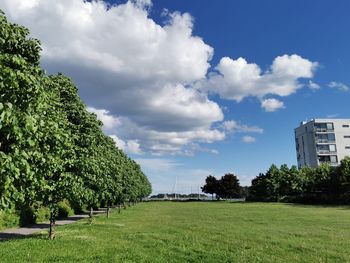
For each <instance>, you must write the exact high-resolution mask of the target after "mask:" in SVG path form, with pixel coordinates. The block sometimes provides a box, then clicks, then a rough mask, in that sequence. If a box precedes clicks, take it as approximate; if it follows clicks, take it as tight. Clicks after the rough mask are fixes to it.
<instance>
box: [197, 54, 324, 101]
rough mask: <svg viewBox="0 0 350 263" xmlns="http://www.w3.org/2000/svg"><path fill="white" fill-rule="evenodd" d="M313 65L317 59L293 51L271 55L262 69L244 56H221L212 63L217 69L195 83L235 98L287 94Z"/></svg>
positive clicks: (315, 64)
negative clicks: (270, 62)
mask: <svg viewBox="0 0 350 263" xmlns="http://www.w3.org/2000/svg"><path fill="white" fill-rule="evenodd" d="M317 66H318V63H317V62H312V61H309V60H307V59H305V58H302V57H300V56H298V55H295V54H294V55H283V56H278V57H276V58H275V59H274V61H273V63H272V65H271V67H270V70H268V71H267V72H262V70H261V69H260V67H259V66H258V65H257V64H254V63H248V62H247V61H246V60H245V59H244V58H238V59H237V60H233V59H231V58H229V57H224V58H222V59H221V60H220V62H219V64H218V65H217V66H216V69H217V71H218V73H212V74H210V76H209V78H208V79H207V80H204V81H201V82H199V83H198V84H197V87H198V88H201V89H204V90H207V91H209V92H212V93H217V94H219V95H220V96H221V97H222V98H224V99H231V100H236V101H238V102H239V101H241V100H242V99H244V98H245V97H248V96H256V97H258V98H262V97H264V96H265V95H268V94H275V95H279V96H288V95H290V94H292V93H294V92H296V91H297V90H298V89H300V88H301V87H303V84H301V83H300V81H299V79H301V78H312V77H313V75H314V71H315V70H316V68H317Z"/></svg>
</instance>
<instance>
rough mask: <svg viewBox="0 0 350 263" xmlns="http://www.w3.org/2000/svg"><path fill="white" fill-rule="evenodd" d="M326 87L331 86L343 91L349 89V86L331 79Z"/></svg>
mask: <svg viewBox="0 0 350 263" xmlns="http://www.w3.org/2000/svg"><path fill="white" fill-rule="evenodd" d="M328 87H330V88H333V89H337V90H339V91H343V92H347V91H349V87H348V86H347V85H346V84H344V83H341V82H336V81H332V82H330V83H329V84H328Z"/></svg>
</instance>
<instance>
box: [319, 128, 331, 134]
mask: <svg viewBox="0 0 350 263" xmlns="http://www.w3.org/2000/svg"><path fill="white" fill-rule="evenodd" d="M314 132H316V133H330V132H334V129H327V128H314Z"/></svg>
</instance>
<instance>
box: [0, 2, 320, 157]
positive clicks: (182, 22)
mask: <svg viewBox="0 0 350 263" xmlns="http://www.w3.org/2000/svg"><path fill="white" fill-rule="evenodd" d="M151 7H152V1H151V0H129V1H127V2H125V3H121V4H114V5H110V4H107V3H105V2H104V1H95V0H92V1H84V0H59V1H57V0H27V1H22V0H0V8H1V9H2V10H4V11H5V12H6V15H7V16H8V18H9V20H10V21H12V22H15V23H19V24H23V25H25V26H26V27H28V28H29V29H30V31H31V35H32V36H33V37H36V38H39V39H40V40H41V42H42V48H43V51H42V60H41V63H42V66H43V67H44V68H45V69H46V70H47V71H48V72H49V73H56V72H63V73H64V74H67V75H69V76H71V77H72V78H73V79H74V81H75V82H76V84H77V85H78V86H79V93H80V95H81V96H82V98H83V99H84V101H85V102H86V103H87V104H88V105H89V106H90V107H89V110H90V111H91V112H94V113H95V114H96V115H97V116H98V118H99V119H100V120H101V121H102V122H103V123H104V130H105V131H106V132H107V133H108V134H109V135H112V136H115V137H114V139H115V141H116V143H117V145H118V146H119V147H120V148H122V149H125V150H126V151H128V152H130V153H142V152H150V153H152V154H154V155H164V154H172V155H174V154H185V155H192V154H193V153H194V152H195V151H208V152H212V153H215V152H216V150H212V149H208V148H207V147H206V146H201V145H200V144H202V143H213V142H216V141H220V140H224V139H225V138H226V134H227V133H230V132H262V129H260V128H259V127H254V126H252V127H249V126H245V125H243V124H240V123H230V121H228V122H224V123H223V121H224V114H223V112H222V109H221V108H220V106H219V105H218V104H217V103H216V102H214V101H213V100H211V99H210V97H209V95H208V91H209V92H213V93H217V94H219V95H220V96H221V97H222V98H225V99H234V100H236V101H240V100H242V99H243V98H245V97H247V96H257V97H259V98H262V97H264V96H265V95H266V94H276V95H279V96H287V95H289V94H291V93H293V92H295V91H296V90H297V89H299V88H300V87H301V86H302V84H301V83H300V82H299V79H300V78H311V77H312V76H313V73H314V70H315V68H316V67H317V63H316V62H311V61H309V60H307V59H304V58H302V57H300V56H298V55H291V56H289V55H283V56H280V57H277V58H275V60H274V61H273V63H272V65H271V67H270V69H269V70H268V71H267V72H262V70H261V69H260V67H259V66H258V65H256V64H254V63H248V62H247V61H246V60H245V59H243V58H239V59H237V60H233V59H231V58H228V57H225V58H222V59H221V61H220V63H219V64H218V65H217V67H216V72H212V73H209V75H208V69H209V68H210V66H211V65H210V60H211V58H212V56H213V48H212V47H211V46H209V45H208V44H206V43H205V42H204V41H203V39H202V38H200V37H198V36H196V35H194V34H193V18H192V16H191V15H190V14H188V13H180V12H169V11H167V12H164V13H163V14H162V15H163V21H162V22H163V23H161V24H160V23H157V22H156V21H154V20H153V19H151V18H150V17H149V12H150V9H151Z"/></svg>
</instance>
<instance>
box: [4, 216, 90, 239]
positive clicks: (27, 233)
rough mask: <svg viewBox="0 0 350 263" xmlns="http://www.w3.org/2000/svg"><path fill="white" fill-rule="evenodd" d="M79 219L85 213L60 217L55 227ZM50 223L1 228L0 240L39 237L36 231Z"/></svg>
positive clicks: (48, 225) (44, 228)
mask: <svg viewBox="0 0 350 263" xmlns="http://www.w3.org/2000/svg"><path fill="white" fill-rule="evenodd" d="M81 219H86V215H84V214H82V215H75V216H72V217H68V218H60V219H59V220H57V221H56V227H58V226H61V225H68V224H71V223H74V222H76V221H79V220H81ZM49 227H50V224H49V223H39V224H32V225H27V226H24V227H21V228H14V229H8V230H3V231H2V232H0V242H3V241H7V240H10V239H19V238H29V237H31V238H33V237H35V238H37V237H38V238H40V237H42V236H43V235H40V234H38V232H41V231H44V230H49Z"/></svg>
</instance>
